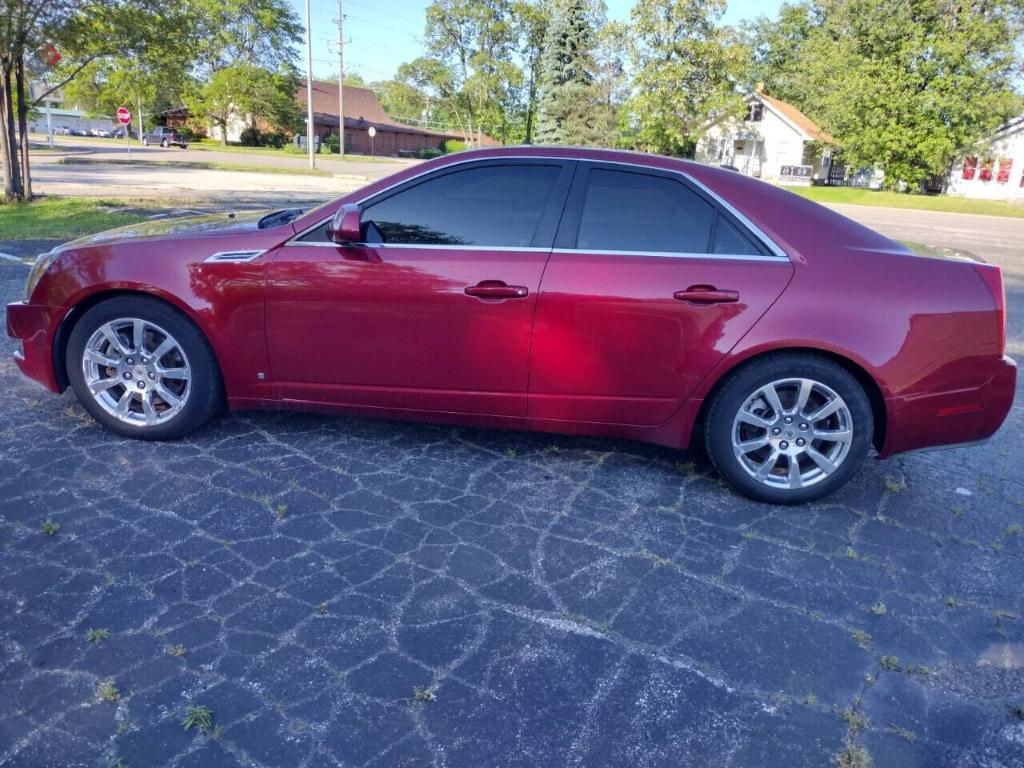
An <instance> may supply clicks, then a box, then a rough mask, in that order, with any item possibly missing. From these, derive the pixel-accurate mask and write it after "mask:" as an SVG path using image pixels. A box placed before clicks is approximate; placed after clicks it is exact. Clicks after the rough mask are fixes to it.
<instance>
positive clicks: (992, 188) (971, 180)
mask: <svg viewBox="0 0 1024 768" xmlns="http://www.w3.org/2000/svg"><path fill="white" fill-rule="evenodd" d="M948 192H949V194H951V195H963V196H964V197H980V198H989V199H996V200H1009V199H1012V200H1024V115H1021V116H1020V117H1016V118H1014V119H1013V120H1010V121H1009V122H1008V123H1004V124H1003V125H1001V126H1000V127H999V128H998V129H997V130H996V132H995V134H994V135H993V137H992V143H991V144H990V145H989V147H988V149H987V150H986V151H985V152H983V153H979V154H977V155H968V156H967V157H965V158H964V159H963V160H961V161H960V162H959V163H957V164H956V165H955V166H954V167H953V172H952V174H951V175H950V178H949V186H948Z"/></svg>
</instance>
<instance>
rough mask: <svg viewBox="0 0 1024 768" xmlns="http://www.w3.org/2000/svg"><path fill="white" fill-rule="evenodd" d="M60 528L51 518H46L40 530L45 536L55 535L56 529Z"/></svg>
mask: <svg viewBox="0 0 1024 768" xmlns="http://www.w3.org/2000/svg"><path fill="white" fill-rule="evenodd" d="M59 530H60V523H55V522H53V520H47V521H46V522H44V523H43V527H42V531H43V533H45V534H46V535H47V536H54V535H56V533H57V531H59Z"/></svg>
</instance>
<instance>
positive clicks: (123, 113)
mask: <svg viewBox="0 0 1024 768" xmlns="http://www.w3.org/2000/svg"><path fill="white" fill-rule="evenodd" d="M131 121H132V113H131V112H129V111H128V109H127V108H126V107H118V109H117V122H119V123H120V124H121V125H128V123H130V122H131Z"/></svg>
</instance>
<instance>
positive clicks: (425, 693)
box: [412, 685, 437, 701]
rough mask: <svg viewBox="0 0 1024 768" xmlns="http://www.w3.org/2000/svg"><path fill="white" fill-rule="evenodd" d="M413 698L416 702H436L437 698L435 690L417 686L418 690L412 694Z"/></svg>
mask: <svg viewBox="0 0 1024 768" xmlns="http://www.w3.org/2000/svg"><path fill="white" fill-rule="evenodd" d="M412 697H413V698H414V699H415V700H416V701H436V700H437V696H435V695H434V689H433V688H424V687H423V686H421V685H418V686H416V690H414V691H413V692H412Z"/></svg>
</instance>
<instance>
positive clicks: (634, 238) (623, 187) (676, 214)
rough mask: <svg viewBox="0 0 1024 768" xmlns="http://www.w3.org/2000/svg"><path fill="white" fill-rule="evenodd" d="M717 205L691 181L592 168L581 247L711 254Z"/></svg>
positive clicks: (580, 239) (581, 230)
mask: <svg viewBox="0 0 1024 768" xmlns="http://www.w3.org/2000/svg"><path fill="white" fill-rule="evenodd" d="M714 220H715V209H714V207H713V206H712V205H711V203H709V202H708V201H706V200H705V199H704V198H702V197H701V196H700V195H698V194H697V193H696V192H693V191H692V190H690V188H689V187H687V186H686V185H685V184H682V183H681V182H679V181H675V180H673V179H668V178H664V177H662V176H649V175H646V174H641V173H630V172H628V171H608V170H601V169H596V168H595V169H592V170H591V171H590V175H589V180H588V184H587V191H586V196H585V198H584V200H583V209H582V212H581V214H580V228H579V233H578V234H577V237H576V247H577V248H582V249H592V250H611V251H654V252H666V253H707V252H708V245H709V243H710V240H711V228H712V224H713V222H714Z"/></svg>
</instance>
